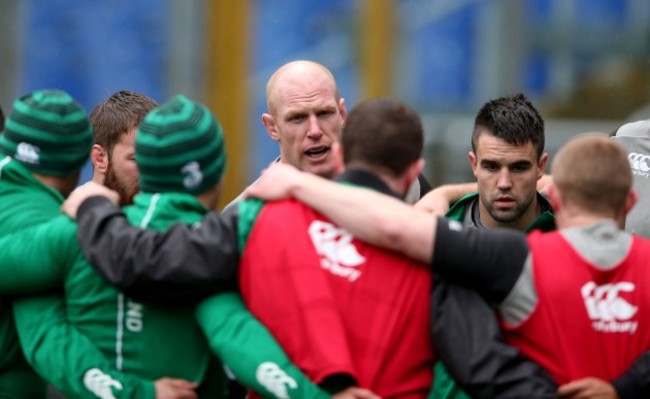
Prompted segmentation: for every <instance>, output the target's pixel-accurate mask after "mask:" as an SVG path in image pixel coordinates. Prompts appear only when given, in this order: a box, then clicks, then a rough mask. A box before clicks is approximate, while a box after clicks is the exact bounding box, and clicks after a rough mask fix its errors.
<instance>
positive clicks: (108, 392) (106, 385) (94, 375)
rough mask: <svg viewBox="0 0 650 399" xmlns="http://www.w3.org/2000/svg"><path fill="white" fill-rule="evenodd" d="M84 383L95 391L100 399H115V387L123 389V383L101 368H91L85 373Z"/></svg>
mask: <svg viewBox="0 0 650 399" xmlns="http://www.w3.org/2000/svg"><path fill="white" fill-rule="evenodd" d="M84 385H85V386H86V389H88V390H89V391H90V392H92V393H94V394H95V396H97V397H98V398H100V399H115V396H114V395H113V389H112V388H115V389H117V390H120V391H121V390H122V384H120V382H119V381H116V380H114V379H113V378H111V376H110V375H108V374H105V373H104V372H102V371H101V370H100V369H96V368H95V369H90V370H88V371H86V373H85V374H84Z"/></svg>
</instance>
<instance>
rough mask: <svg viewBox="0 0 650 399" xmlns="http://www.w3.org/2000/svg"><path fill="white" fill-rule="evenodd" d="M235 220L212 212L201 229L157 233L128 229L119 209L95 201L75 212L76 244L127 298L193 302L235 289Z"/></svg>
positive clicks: (181, 227) (180, 226)
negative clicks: (77, 226)
mask: <svg viewBox="0 0 650 399" xmlns="http://www.w3.org/2000/svg"><path fill="white" fill-rule="evenodd" d="M236 216H237V215H236V212H232V213H229V214H228V215H223V214H217V213H214V212H210V213H209V214H208V215H207V216H206V217H205V218H204V220H203V221H202V223H201V224H200V225H199V226H195V227H189V226H187V225H185V224H182V223H179V224H176V225H175V226H173V227H172V228H171V229H169V230H168V231H166V232H164V233H158V232H154V231H151V230H143V229H138V228H135V227H133V226H131V225H130V224H129V222H128V221H127V219H126V217H125V216H124V214H123V213H122V211H121V210H120V209H119V208H118V207H116V206H114V205H112V204H111V203H110V202H109V201H108V200H106V199H104V198H100V197H93V198H90V199H88V200H86V201H85V202H84V203H83V204H82V205H81V207H80V208H79V211H78V215H77V219H78V225H79V230H78V239H79V244H80V245H81V248H82V250H83V252H84V253H85V254H86V257H87V259H88V260H89V261H90V263H91V264H92V265H93V266H94V267H95V269H96V270H97V271H98V272H99V273H100V274H101V275H103V276H104V277H105V278H106V279H108V281H110V282H111V283H112V284H113V285H115V286H116V287H118V288H119V289H120V290H121V291H123V292H124V293H125V294H126V295H128V296H130V297H132V298H135V299H138V300H143V301H158V302H167V303H179V301H182V302H187V301H196V300H198V299H202V298H205V297H206V296H208V295H210V294H213V293H215V292H218V291H221V290H224V289H236V287H237V264H238V262H239V251H238V247H237V230H236V227H237V218H236Z"/></svg>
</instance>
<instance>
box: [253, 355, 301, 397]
mask: <svg viewBox="0 0 650 399" xmlns="http://www.w3.org/2000/svg"><path fill="white" fill-rule="evenodd" d="M255 378H257V382H259V383H260V384H261V385H262V386H263V387H264V388H266V389H267V390H268V391H269V392H271V393H272V394H273V395H275V397H276V398H278V399H289V394H288V393H287V388H290V389H296V388H298V384H297V383H296V381H295V380H294V379H293V378H291V377H290V376H289V375H287V373H286V372H284V370H282V369H281V368H280V367H279V366H278V365H277V364H275V363H273V362H264V363H262V364H260V365H259V366H258V367H257V370H256V372H255Z"/></svg>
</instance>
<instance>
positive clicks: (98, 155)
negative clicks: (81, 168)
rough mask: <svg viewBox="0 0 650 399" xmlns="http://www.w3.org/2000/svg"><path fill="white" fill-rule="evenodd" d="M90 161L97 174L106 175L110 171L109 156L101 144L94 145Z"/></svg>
mask: <svg viewBox="0 0 650 399" xmlns="http://www.w3.org/2000/svg"><path fill="white" fill-rule="evenodd" d="M90 160H91V162H92V163H93V169H94V170H95V172H97V173H101V174H106V170H107V169H108V162H109V160H108V154H107V153H106V151H105V150H104V148H103V147H102V146H101V145H99V144H93V147H92V148H91V149H90Z"/></svg>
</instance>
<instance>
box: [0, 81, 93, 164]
mask: <svg viewBox="0 0 650 399" xmlns="http://www.w3.org/2000/svg"><path fill="white" fill-rule="evenodd" d="M92 144H93V134H92V128H91V127H90V122H89V121H88V116H87V115H86V112H85V111H84V110H83V109H82V108H81V106H80V105H79V104H78V103H77V102H76V101H74V99H73V98H72V97H70V95H68V94H67V93H65V92H63V91H58V90H39V91H35V92H33V93H31V94H28V95H26V96H24V97H21V98H19V99H18V100H16V101H15V102H14V105H13V109H12V111H11V113H10V114H9V118H7V122H6V124H5V129H4V131H3V132H2V135H0V151H2V152H3V153H4V154H6V155H9V156H11V157H12V158H14V159H15V160H16V161H18V162H20V163H22V164H23V165H25V167H27V169H29V170H31V171H32V172H36V173H41V174H44V175H48V176H68V175H71V174H74V173H76V172H78V171H79V170H80V169H81V167H82V166H83V165H84V163H85V162H86V160H87V159H88V155H89V154H90V148H91V146H92Z"/></svg>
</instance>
